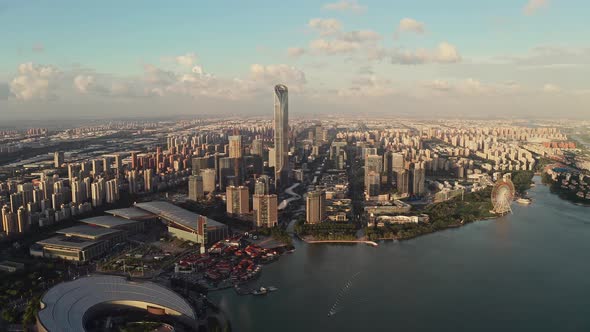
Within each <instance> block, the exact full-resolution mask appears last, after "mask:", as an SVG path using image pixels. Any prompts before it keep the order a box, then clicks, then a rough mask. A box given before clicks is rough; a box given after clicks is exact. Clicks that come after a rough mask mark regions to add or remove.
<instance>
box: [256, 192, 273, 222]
mask: <svg viewBox="0 0 590 332" xmlns="http://www.w3.org/2000/svg"><path fill="white" fill-rule="evenodd" d="M252 202H253V206H252V210H253V213H254V223H255V224H256V227H274V226H276V225H277V223H278V221H279V220H278V211H277V210H278V198H277V195H262V194H255V195H254V196H252Z"/></svg>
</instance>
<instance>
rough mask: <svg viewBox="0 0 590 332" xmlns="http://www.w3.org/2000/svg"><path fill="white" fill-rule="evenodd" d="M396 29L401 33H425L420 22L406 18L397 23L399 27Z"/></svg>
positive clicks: (424, 27)
mask: <svg viewBox="0 0 590 332" xmlns="http://www.w3.org/2000/svg"><path fill="white" fill-rule="evenodd" d="M397 29H398V31H401V32H414V33H418V34H423V33H424V32H425V31H426V26H425V25H424V23H422V22H419V21H416V20H415V19H413V18H408V17H406V18H403V19H401V20H400V21H399V26H398V28H397Z"/></svg>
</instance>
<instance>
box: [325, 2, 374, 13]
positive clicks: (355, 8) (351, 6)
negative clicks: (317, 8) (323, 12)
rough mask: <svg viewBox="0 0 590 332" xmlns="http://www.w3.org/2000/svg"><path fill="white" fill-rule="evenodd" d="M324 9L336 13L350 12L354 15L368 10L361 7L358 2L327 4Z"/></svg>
mask: <svg viewBox="0 0 590 332" xmlns="http://www.w3.org/2000/svg"><path fill="white" fill-rule="evenodd" d="M324 9H327V10H336V11H350V12H354V13H363V12H365V11H366V10H367V7H366V6H361V5H359V4H358V3H357V2H356V1H346V0H342V1H339V2H333V3H327V4H325V5H324Z"/></svg>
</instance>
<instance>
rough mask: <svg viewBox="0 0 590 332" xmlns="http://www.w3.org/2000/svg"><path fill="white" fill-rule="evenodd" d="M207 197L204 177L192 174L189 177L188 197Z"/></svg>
mask: <svg viewBox="0 0 590 332" xmlns="http://www.w3.org/2000/svg"><path fill="white" fill-rule="evenodd" d="M203 197H205V194H204V190H203V177H202V176H200V175H191V176H189V177H188V199H190V200H191V201H198V200H200V199H203Z"/></svg>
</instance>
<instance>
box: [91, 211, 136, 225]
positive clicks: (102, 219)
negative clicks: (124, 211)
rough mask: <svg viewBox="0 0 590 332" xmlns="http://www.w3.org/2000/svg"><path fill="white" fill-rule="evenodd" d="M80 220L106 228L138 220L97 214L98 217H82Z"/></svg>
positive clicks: (133, 222)
mask: <svg viewBox="0 0 590 332" xmlns="http://www.w3.org/2000/svg"><path fill="white" fill-rule="evenodd" d="M138 210H139V209H138ZM80 221H81V222H83V223H85V224H89V225H97V226H100V227H106V228H113V227H117V226H122V225H129V224H135V223H138V222H140V221H138V220H132V219H123V218H119V217H114V216H98V217H92V218H86V219H82V220H80Z"/></svg>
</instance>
